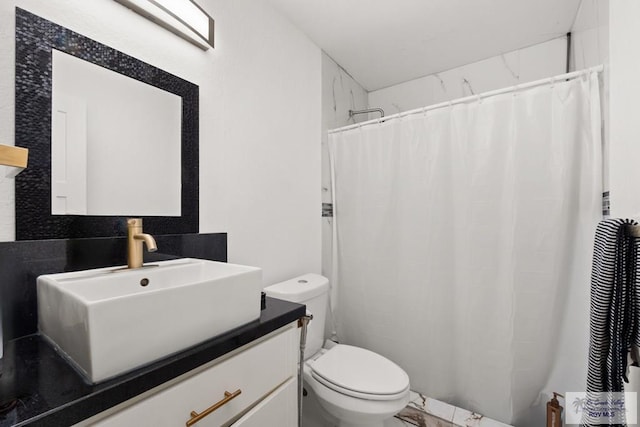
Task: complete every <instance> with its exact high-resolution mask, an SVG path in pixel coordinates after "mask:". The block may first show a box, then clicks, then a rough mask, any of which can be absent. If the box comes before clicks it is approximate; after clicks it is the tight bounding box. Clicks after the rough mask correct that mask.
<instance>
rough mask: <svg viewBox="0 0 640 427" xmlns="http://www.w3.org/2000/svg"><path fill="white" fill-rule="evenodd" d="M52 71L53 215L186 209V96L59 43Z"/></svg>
mask: <svg viewBox="0 0 640 427" xmlns="http://www.w3.org/2000/svg"><path fill="white" fill-rule="evenodd" d="M52 78H53V83H52V112H51V211H52V214H53V215H67V214H73V215H129V216H142V215H147V216H161V215H166V216H180V117H181V109H182V98H181V97H179V96H177V95H174V94H172V93H170V92H167V91H164V90H161V89H158V88H156V87H154V86H151V85H148V84H146V83H143V82H140V81H138V80H135V79H132V78H130V77H127V76H124V75H122V74H119V73H116V72H114V71H111V70H108V69H107V68H104V67H100V66H98V65H95V64H92V63H90V62H87V61H84V60H82V59H80V58H76V57H75V56H72V55H69V54H66V53H64V52H60V51H58V50H55V49H54V50H53V52H52ZM146 177H153V179H145V178H146Z"/></svg>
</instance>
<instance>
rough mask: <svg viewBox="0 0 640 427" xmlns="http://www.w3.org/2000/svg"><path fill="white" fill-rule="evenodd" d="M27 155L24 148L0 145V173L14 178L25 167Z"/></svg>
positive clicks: (27, 152) (26, 150) (27, 151)
mask: <svg viewBox="0 0 640 427" xmlns="http://www.w3.org/2000/svg"><path fill="white" fill-rule="evenodd" d="M28 157H29V150H28V149H26V148H21V147H13V146H11V145H0V173H2V174H3V175H4V177H5V178H14V177H15V176H16V175H18V174H19V173H20V172H22V171H23V169H24V168H26V167H27V159H28ZM3 169H4V170H3Z"/></svg>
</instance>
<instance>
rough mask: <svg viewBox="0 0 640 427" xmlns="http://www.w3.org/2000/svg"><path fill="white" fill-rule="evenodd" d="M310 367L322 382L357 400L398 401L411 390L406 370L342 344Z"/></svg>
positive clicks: (380, 357) (371, 353)
mask: <svg viewBox="0 0 640 427" xmlns="http://www.w3.org/2000/svg"><path fill="white" fill-rule="evenodd" d="M309 366H310V368H311V370H312V374H313V376H314V377H315V378H316V379H317V380H318V381H320V382H321V383H323V384H324V385H326V386H327V387H330V388H332V389H334V390H336V391H338V392H340V393H343V394H347V395H350V396H354V397H359V398H371V399H373V400H386V399H395V398H398V397H401V395H402V394H403V393H405V392H406V391H407V389H408V388H409V376H408V375H407V374H406V372H404V371H403V370H402V368H400V367H399V366H398V365H396V364H395V363H393V362H392V361H390V360H389V359H386V358H384V357H382V356H380V355H379V354H377V353H374V352H372V351H369V350H365V349H364V348H359V347H353V346H350V345H344V344H338V345H336V346H335V347H333V348H332V349H330V350H328V351H327V352H326V353H325V354H323V355H322V356H321V357H319V358H318V359H316V360H314V361H311V362H310V363H309Z"/></svg>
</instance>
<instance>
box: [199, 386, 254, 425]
mask: <svg viewBox="0 0 640 427" xmlns="http://www.w3.org/2000/svg"><path fill="white" fill-rule="evenodd" d="M240 393H242V391H241V390H240V389H237V390H236V391H234V392H233V393H229V392H228V391H225V392H224V398H223V399H222V400H221V401H219V402H216V403H214V404H213V405H211V406H210V407H209V408H207V409H205V410H204V411H203V412H201V413H199V414H198V413H197V412H196V411H191V419H190V420H189V421H187V427H190V426H192V425H194V424H195V423H197V422H198V421H200V420H201V419H203V418H204V417H206V416H207V415H209V414H211V413H212V412H213V411H215V410H216V409H219V408H220V407H222V406H224V405H226V404H227V403H229V402H230V401H231V400H233V399H235V398H236V397H238V396H240Z"/></svg>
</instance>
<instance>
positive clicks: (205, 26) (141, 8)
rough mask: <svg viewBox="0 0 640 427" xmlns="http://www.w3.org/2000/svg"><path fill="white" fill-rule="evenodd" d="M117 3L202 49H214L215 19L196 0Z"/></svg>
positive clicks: (121, 1)
mask: <svg viewBox="0 0 640 427" xmlns="http://www.w3.org/2000/svg"><path fill="white" fill-rule="evenodd" d="M115 1H117V2H118V3H120V4H122V5H124V6H126V7H128V8H129V9H131V10H133V11H134V12H136V13H138V14H140V15H142V16H144V17H145V18H147V19H149V20H150V21H153V22H155V23H156V24H158V25H160V26H161V27H163V28H165V29H167V30H169V31H171V32H172V33H174V34H175V35H177V36H179V37H182V38H183V39H185V40H186V41H188V42H190V43H193V44H194V45H196V46H198V47H199V48H200V49H202V50H207V49H209V48H210V47H213V28H214V25H213V23H214V21H213V18H212V17H211V16H209V15H208V14H207V12H205V11H204V9H202V8H201V7H200V6H198V4H197V3H196V2H195V1H193V0H115Z"/></svg>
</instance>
